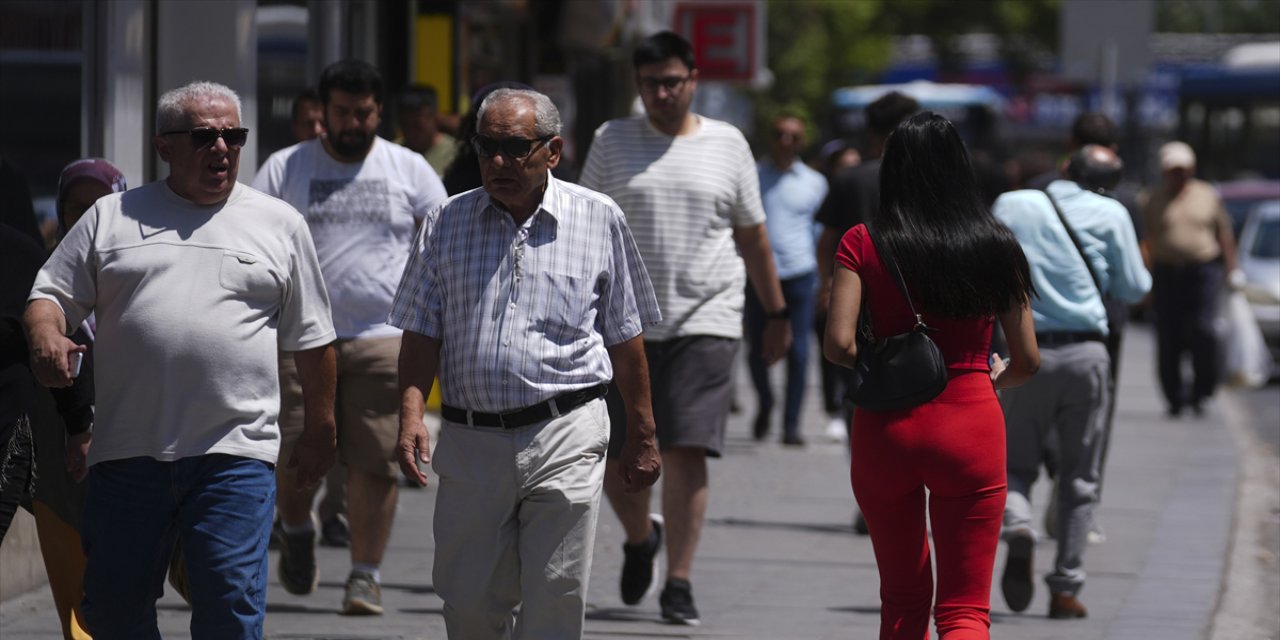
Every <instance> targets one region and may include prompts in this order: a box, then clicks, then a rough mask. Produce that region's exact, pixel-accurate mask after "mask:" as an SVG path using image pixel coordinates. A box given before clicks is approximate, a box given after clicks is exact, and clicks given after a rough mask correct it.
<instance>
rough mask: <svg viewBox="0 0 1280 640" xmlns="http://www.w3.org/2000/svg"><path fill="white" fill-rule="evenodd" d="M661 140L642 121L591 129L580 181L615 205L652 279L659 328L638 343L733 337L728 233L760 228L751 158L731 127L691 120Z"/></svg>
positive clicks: (734, 291) (737, 279)
mask: <svg viewBox="0 0 1280 640" xmlns="http://www.w3.org/2000/svg"><path fill="white" fill-rule="evenodd" d="M698 121H699V126H698V130H697V131H695V132H693V133H691V134H689V135H683V136H669V135H667V134H665V133H662V132H660V131H658V130H657V129H654V128H653V126H652V125H650V124H649V121H648V119H647V118H646V117H644V116H638V117H635V118H624V119H618V120H611V121H609V122H606V123H604V124H603V125H601V126H600V128H599V129H597V130H596V137H595V141H594V142H593V143H592V144H591V151H590V153H589V154H588V155H587V161H586V165H585V166H584V167H583V169H582V178H581V180H580V182H581V184H582V185H583V186H586V187H588V188H590V189H596V190H598V191H601V192H604V193H606V194H608V195H609V196H610V197H612V198H613V199H614V200H616V201H617V202H618V205H619V206H621V207H622V211H623V212H624V213H625V214H626V216H627V224H628V225H630V227H631V231H632V232H633V233H634V234H635V238H636V244H637V245H638V246H639V247H640V255H642V256H644V263H645V266H646V267H648V269H649V276H650V277H651V278H652V279H653V288H654V292H655V293H656V294H657V297H658V306H659V307H660V308H661V309H662V315H663V322H662V323H661V324H659V325H658V326H656V327H653V328H650V329H649V330H647V331H646V332H645V339H646V340H670V339H673V338H678V337H681V336H690V335H709V336H719V337H724V338H741V337H742V307H743V293H744V291H745V289H744V287H745V286H746V281H747V275H746V269H745V268H744V266H743V263H742V258H741V257H740V256H739V255H738V250H737V245H736V244H735V243H734V240H733V230H734V229H735V228H739V227H750V226H754V225H758V224H762V223H764V221H765V214H764V207H763V206H762V205H761V203H760V183H759V180H758V178H757V176H756V165H755V159H754V158H752V156H751V148H750V147H749V146H748V145H747V141H746V138H743V137H742V133H741V132H740V131H738V130H737V129H736V128H734V127H733V125H730V124H728V123H725V122H720V121H718V120H712V119H710V118H706V117H703V116H698Z"/></svg>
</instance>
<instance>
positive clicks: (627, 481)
mask: <svg viewBox="0 0 1280 640" xmlns="http://www.w3.org/2000/svg"><path fill="white" fill-rule="evenodd" d="M635 432H636V430H633V429H627V433H628V434H631V433H635ZM643 432H644V433H648V434H649V435H648V436H646V437H642V438H632V437H628V438H627V441H626V442H624V443H623V445H622V482H623V485H624V486H625V487H626V491H627V493H636V492H637V491H643V490H645V489H648V488H649V487H652V486H653V483H655V482H657V481H658V476H661V475H662V456H661V455H659V454H658V442H657V440H656V439H655V438H654V436H653V429H652V428H649V429H647V430H643Z"/></svg>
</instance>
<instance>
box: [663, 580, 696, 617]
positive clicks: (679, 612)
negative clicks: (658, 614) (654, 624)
mask: <svg viewBox="0 0 1280 640" xmlns="http://www.w3.org/2000/svg"><path fill="white" fill-rule="evenodd" d="M658 604H660V605H662V619H663V620H665V621H667V622H669V623H671V624H684V625H689V626H691V627H696V626H698V623H699V622H701V620H699V619H698V608H697V607H695V606H693V585H690V584H689V581H688V580H681V579H679V578H672V579H670V580H667V586H666V588H665V589H663V590H662V595H661V596H659V597H658Z"/></svg>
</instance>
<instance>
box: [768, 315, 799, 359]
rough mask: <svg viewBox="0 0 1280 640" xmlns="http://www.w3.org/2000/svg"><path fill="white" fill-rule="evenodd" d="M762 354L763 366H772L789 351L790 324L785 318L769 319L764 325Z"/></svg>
mask: <svg viewBox="0 0 1280 640" xmlns="http://www.w3.org/2000/svg"><path fill="white" fill-rule="evenodd" d="M763 347H764V348H763V353H761V354H760V355H761V356H762V357H763V358H764V362H765V364H773V363H775V362H777V361H779V360H781V359H782V358H783V356H785V355H787V351H788V350H789V349H791V322H790V321H789V320H787V319H786V318H769V319H768V320H765V323H764V337H763Z"/></svg>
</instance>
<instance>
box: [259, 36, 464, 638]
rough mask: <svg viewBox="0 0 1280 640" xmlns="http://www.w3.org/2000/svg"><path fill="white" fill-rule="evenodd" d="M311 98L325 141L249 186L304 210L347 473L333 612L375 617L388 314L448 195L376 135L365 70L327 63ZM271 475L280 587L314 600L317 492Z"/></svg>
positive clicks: (387, 423)
mask: <svg viewBox="0 0 1280 640" xmlns="http://www.w3.org/2000/svg"><path fill="white" fill-rule="evenodd" d="M319 92H320V99H321V101H322V102H323V104H324V124H325V130H326V131H327V132H328V135H327V136H325V137H321V138H317V139H314V140H308V141H306V142H302V143H299V144H296V145H294V146H292V147H288V148H285V149H282V150H280V151H278V152H276V153H275V154H272V156H271V157H270V158H268V159H267V162H266V163H265V164H264V165H263V167H262V169H261V170H260V171H259V172H258V176H257V178H256V179H255V180H254V185H253V186H254V187H256V188H258V189H261V190H262V191H265V192H266V193H268V194H271V195H274V196H276V197H278V198H280V199H282V200H285V201H287V202H288V203H289V204H292V205H293V206H294V207H296V208H297V209H298V211H301V212H302V215H303V216H304V217H305V218H306V220H307V224H308V225H309V226H310V228H311V235H312V237H313V238H314V239H315V244H316V253H317V255H318V256H319V258H320V270H321V272H322V273H323V275H324V281H325V286H326V287H327V289H328V291H329V298H330V300H331V302H332V305H333V324H334V329H335V330H336V331H337V333H338V342H337V350H338V396H337V419H338V456H339V460H340V462H341V463H342V464H343V465H345V466H346V468H347V496H348V500H347V516H348V518H349V520H350V529H351V573H350V575H349V576H348V578H347V583H346V595H345V596H344V598H343V602H342V612H343V613H344V614H347V615H378V614H381V613H382V602H381V601H382V596H381V588H380V587H379V566H380V565H381V562H382V556H383V553H384V552H385V550H386V545H387V539H388V537H389V536H390V534H391V524H392V522H393V521H394V519H395V509H396V495H397V491H398V488H397V485H396V481H397V479H398V478H399V468H398V466H397V464H396V458H395V445H396V438H397V435H398V434H399V428H400V426H399V418H398V412H399V409H400V395H399V388H398V386H397V377H396V376H397V358H398V356H399V352H400V333H401V332H400V329H397V328H395V327H392V326H390V325H388V324H387V322H386V320H387V313H388V312H389V311H390V310H391V301H392V298H393V297H394V296H395V292H396V287H397V286H398V285H399V283H400V274H401V272H402V271H403V270H404V265H405V262H406V261H407V260H408V256H409V247H410V245H411V244H412V242H413V237H414V234H415V231H416V229H417V227H418V224H419V222H420V221H421V220H422V218H423V217H424V216H425V215H426V213H427V211H428V210H430V209H431V207H432V206H434V205H435V204H436V203H437V202H438V201H440V200H442V199H443V198H444V197H445V191H444V186H443V185H442V184H441V183H440V179H439V177H437V176H436V173H435V172H434V171H432V170H431V167H430V166H428V165H427V162H426V160H424V159H423V158H422V156H421V155H420V154H417V153H414V152H413V151H410V150H409V149H406V148H404V147H401V146H400V145H397V144H394V143H392V142H389V141H387V140H385V139H383V138H380V137H378V135H377V129H378V123H379V121H380V117H381V113H382V100H383V83H382V77H381V75H380V74H379V73H378V71H377V70H376V69H374V68H373V67H372V66H371V65H369V64H368V63H366V62H362V61H359V60H344V61H341V62H337V63H334V64H333V65H330V66H329V67H328V68H326V69H325V70H324V72H323V73H322V74H321V76H320V85H319ZM280 369H281V371H280V379H281V397H282V405H283V406H282V410H281V420H280V422H281V430H282V432H283V439H282V442H281V450H282V452H283V451H287V450H288V448H289V447H290V446H291V445H292V442H293V439H292V438H291V435H292V434H293V433H295V432H296V427H297V425H298V424H299V423H298V421H297V420H298V418H299V417H300V416H301V415H302V406H301V389H300V388H299V386H298V384H297V379H296V377H295V376H294V375H293V371H292V369H291V367H290V366H289V362H288V361H287V360H283V359H282V360H281V366H280ZM278 471H279V473H278V475H277V483H278V500H279V503H278V506H279V511H280V520H281V528H282V529H283V530H284V536H283V538H284V539H283V541H282V542H283V544H282V545H281V550H280V564H279V577H280V583H281V584H282V585H283V586H284V588H285V590H286V591H288V592H290V593H294V594H307V593H311V592H312V591H313V590H314V589H315V587H316V584H317V582H318V580H319V575H318V573H317V571H316V561H315V542H316V531H315V524H314V522H313V519H312V517H311V504H312V501H313V498H314V497H315V492H314V490H300V489H299V488H298V487H297V486H296V482H295V478H294V477H293V473H292V470H291V469H288V468H280V469H279V470H278Z"/></svg>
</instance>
